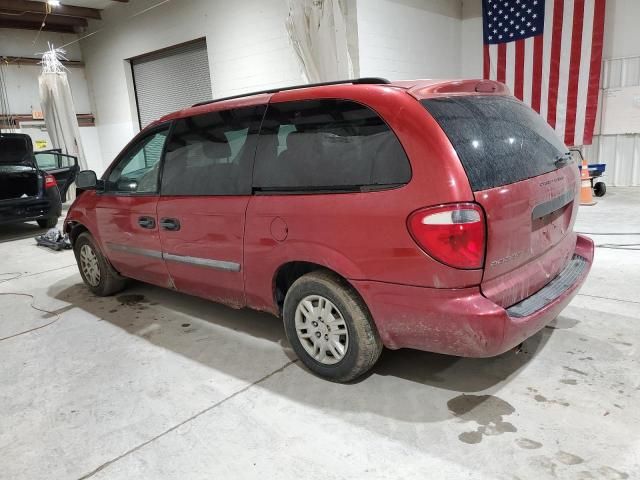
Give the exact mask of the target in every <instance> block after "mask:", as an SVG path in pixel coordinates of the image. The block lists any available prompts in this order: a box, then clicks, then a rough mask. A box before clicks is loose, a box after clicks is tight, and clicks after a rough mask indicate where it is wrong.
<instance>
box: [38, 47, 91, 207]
mask: <svg viewBox="0 0 640 480" xmlns="http://www.w3.org/2000/svg"><path fill="white" fill-rule="evenodd" d="M57 55H60V54H59V53H57V52H56V51H55V50H53V49H52V50H51V51H50V52H48V53H47V54H45V56H43V65H44V67H43V72H42V73H41V74H40V78H39V84H40V104H41V106H42V111H43V113H44V123H45V125H46V127H47V132H48V134H49V138H50V139H51V144H52V146H53V148H59V149H61V150H62V153H66V154H67V155H73V156H74V157H78V165H79V167H80V170H87V169H88V166H87V161H86V158H85V155H84V150H83V148H82V140H81V138H80V127H79V126H78V118H77V117H76V110H75V107H74V105H73V98H72V97H71V87H70V86H69V80H68V78H67V74H66V72H65V71H64V67H63V66H62V63H61V62H59V60H58V59H57ZM52 57H53V58H52ZM74 195H75V189H74V188H69V193H68V196H69V197H70V199H73V198H74Z"/></svg>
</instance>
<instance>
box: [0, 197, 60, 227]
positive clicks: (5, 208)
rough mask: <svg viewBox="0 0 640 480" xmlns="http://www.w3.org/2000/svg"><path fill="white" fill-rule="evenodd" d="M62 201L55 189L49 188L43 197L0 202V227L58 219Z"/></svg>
mask: <svg viewBox="0 0 640 480" xmlns="http://www.w3.org/2000/svg"><path fill="white" fill-rule="evenodd" d="M61 214H62V201H61V199H60V193H59V191H58V189H57V188H49V189H47V190H46V191H45V193H44V195H43V196H38V197H30V198H16V199H15V200H3V201H1V202H0V225H2V224H8V223H17V222H27V221H30V220H39V219H41V218H51V217H59V216H60V215H61Z"/></svg>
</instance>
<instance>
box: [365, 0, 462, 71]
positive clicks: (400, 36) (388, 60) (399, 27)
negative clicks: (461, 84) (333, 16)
mask: <svg viewBox="0 0 640 480" xmlns="http://www.w3.org/2000/svg"><path fill="white" fill-rule="evenodd" d="M357 17H358V39H359V44H360V59H359V60H360V75H361V76H363V77H368V76H375V77H386V78H389V79H391V80H402V79H415V78H456V77H459V76H460V74H461V69H460V49H461V46H460V45H461V31H462V30H461V28H462V26H461V21H460V20H461V18H462V2H461V1H460V0H358V12H357Z"/></svg>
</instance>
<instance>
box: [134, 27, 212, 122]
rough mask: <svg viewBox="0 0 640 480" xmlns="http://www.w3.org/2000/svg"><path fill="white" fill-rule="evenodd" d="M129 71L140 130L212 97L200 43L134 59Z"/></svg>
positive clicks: (202, 41) (205, 58) (207, 67)
mask: <svg viewBox="0 0 640 480" xmlns="http://www.w3.org/2000/svg"><path fill="white" fill-rule="evenodd" d="M131 68H132V70H133V81H134V84H135V88H136V101H137V104H138V117H139V119H140V126H141V128H144V127H146V126H147V125H149V124H150V123H151V122H153V121H154V120H157V119H158V118H160V117H162V116H163V115H166V114H167V113H171V112H174V111H176V110H180V109H182V108H185V107H189V106H191V105H193V104H194V103H198V102H203V101H206V100H210V99H211V97H212V93H211V77H210V74H209V58H208V56H207V44H206V41H205V40H204V39H202V40H198V41H195V42H190V43H188V44H184V45H180V46H177V47H173V48H170V49H166V50H162V51H159V52H155V53H150V54H148V55H144V56H141V57H137V58H134V59H132V60H131Z"/></svg>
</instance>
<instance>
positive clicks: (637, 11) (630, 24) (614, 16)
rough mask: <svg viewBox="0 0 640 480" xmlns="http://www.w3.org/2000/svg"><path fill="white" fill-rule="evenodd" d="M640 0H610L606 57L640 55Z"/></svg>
mask: <svg viewBox="0 0 640 480" xmlns="http://www.w3.org/2000/svg"><path fill="white" fill-rule="evenodd" d="M639 21H640V1H638V0H608V2H607V8H606V11H605V23H604V49H603V52H602V56H603V57H604V59H605V60H606V59H609V58H619V57H631V56H636V55H640V27H639V26H638V22H639Z"/></svg>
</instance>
